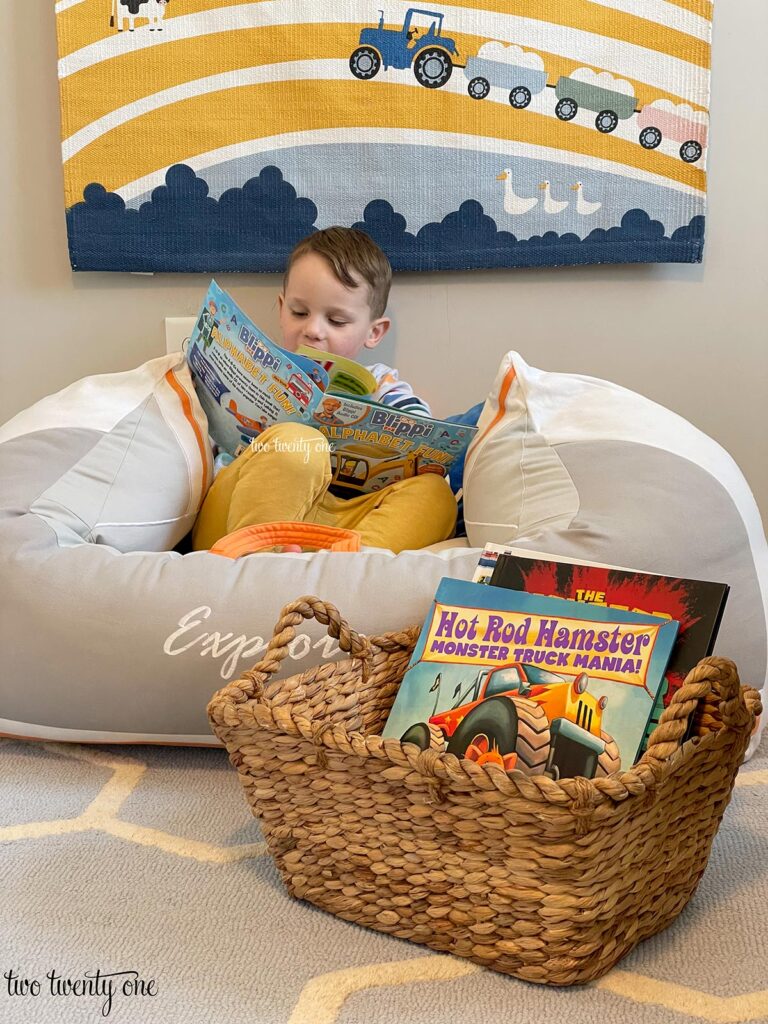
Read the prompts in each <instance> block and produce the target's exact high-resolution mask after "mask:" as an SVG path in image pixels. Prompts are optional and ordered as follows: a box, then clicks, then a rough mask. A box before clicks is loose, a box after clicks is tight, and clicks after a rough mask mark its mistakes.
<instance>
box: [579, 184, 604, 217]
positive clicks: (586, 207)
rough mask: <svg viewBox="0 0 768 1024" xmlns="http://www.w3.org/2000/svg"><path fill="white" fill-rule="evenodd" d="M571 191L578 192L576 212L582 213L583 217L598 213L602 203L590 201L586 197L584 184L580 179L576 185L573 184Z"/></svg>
mask: <svg viewBox="0 0 768 1024" xmlns="http://www.w3.org/2000/svg"><path fill="white" fill-rule="evenodd" d="M571 191H572V192H575V193H576V212H577V213H579V214H581V216H582V217H588V216H589V215H590V214H591V213H597V211H598V210H599V209H600V207H601V206H602V205H603V204H602V203H589V202H587V200H586V199H585V198H584V186H583V185H582V184H581V182H580V181H577V182H576V184H575V185H571Z"/></svg>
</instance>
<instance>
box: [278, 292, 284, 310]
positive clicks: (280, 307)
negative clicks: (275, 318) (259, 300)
mask: <svg viewBox="0 0 768 1024" xmlns="http://www.w3.org/2000/svg"><path fill="white" fill-rule="evenodd" d="M284 303H285V294H284V292H283V290H282V289H280V291H279V292H278V293H277V312H278V314H280V313H282V312H283V304H284Z"/></svg>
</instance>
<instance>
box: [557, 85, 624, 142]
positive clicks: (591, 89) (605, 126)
mask: <svg viewBox="0 0 768 1024" xmlns="http://www.w3.org/2000/svg"><path fill="white" fill-rule="evenodd" d="M595 77H598V76H595ZM614 81H616V82H617V83H618V82H619V81H620V80H619V79H614ZM622 84H624V83H622ZM626 84H629V83H626ZM555 96H557V100H558V103H557V106H556V107H555V113H556V114H557V116H558V117H559V118H560V120H561V121H572V120H573V119H574V117H576V114H577V113H578V111H579V108H580V107H584V109H585V110H595V111H597V117H596V118H595V127H596V128H597V130H598V131H599V132H602V133H603V134H604V135H607V134H608V133H609V132H612V131H613V130H614V128H615V127H616V126H617V125H618V123H619V121H626V120H628V119H629V118H630V117H632V115H633V114H636V113H637V97H636V96H634V95H632V94H629V93H626V92H621V91H619V90H618V89H608V88H606V87H604V86H602V85H594V84H593V83H592V82H585V81H584V80H583V79H580V78H574V77H573V76H571V75H568V76H566V75H563V76H561V77H560V78H559V79H558V81H557V85H556V86H555Z"/></svg>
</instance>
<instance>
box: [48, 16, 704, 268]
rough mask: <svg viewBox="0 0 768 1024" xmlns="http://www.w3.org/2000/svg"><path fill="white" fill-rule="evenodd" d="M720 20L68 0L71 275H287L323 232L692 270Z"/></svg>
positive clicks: (467, 255) (464, 261) (425, 250)
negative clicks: (296, 256)
mask: <svg viewBox="0 0 768 1024" xmlns="http://www.w3.org/2000/svg"><path fill="white" fill-rule="evenodd" d="M629 7H631V12H630V10H628V8H629ZM708 15H709V5H708V4H707V3H706V2H705V0H686V2H682V0H678V2H670V0H633V2H632V4H627V2H626V0H568V2H566V0H553V2H551V3H550V4H548V5H546V7H545V8H542V5H541V3H540V2H538V0H518V3H516V4H515V6H514V13H510V5H509V4H506V3H502V2H501V0H464V2H463V3H456V2H450V3H448V2H442V3H435V4H434V5H433V4H428V5H427V6H425V7H412V6H410V4H409V3H407V2H401V0H398V2H392V3H389V4H386V6H385V7H384V8H383V9H381V13H377V11H376V10H375V9H374V8H373V7H371V6H369V4H368V3H367V2H365V3H364V2H362V0H350V2H342V0H323V2H320V0H258V2H252V3H243V2H240V3H235V2H231V0H229V2H225V0H107V2H106V3H103V4H101V5H100V6H99V10H98V11H97V10H96V5H95V4H93V3H91V2H90V0H82V2H79V3H78V2H72V0H69V2H63V0H60V3H59V4H58V5H57V25H58V34H59V50H60V53H59V56H60V62H59V77H60V93H61V105H62V126H63V127H62V133H63V139H62V142H63V147H62V151H63V159H64V174H65V196H66V202H67V225H68V233H69V242H70V255H71V259H72V263H73V267H75V269H104V270H119V269H125V270H142V269H144V270H150V269H151V270H176V271H185V270H186V271H198V270H208V269H217V270H226V269H231V270H272V271H277V270H279V269H281V268H282V267H283V266H284V261H285V258H286V255H287V253H288V252H289V251H290V248H291V246H292V244H293V242H295V240H296V239H297V233H299V234H298V236H299V237H300V233H304V234H306V233H307V232H308V231H311V230H316V229H317V228H319V227H322V226H324V225H325V224H330V223H356V224H359V225H361V226H363V228H364V229H365V230H368V231H369V232H370V233H371V234H373V235H374V237H376V239H377V241H378V242H379V244H381V245H382V246H383V248H384V249H385V251H386V252H387V253H388V255H389V256H390V259H391V261H392V263H393V266H394V267H395V269H440V268H445V269H462V268H470V267H471V268H480V267H514V266H542V265H543V266H547V265H557V264H561V263H592V262H594V263H598V262H634V261H637V262H657V261H662V262H664V261H671V262H696V261H698V260H700V259H701V254H702V249H703V228H704V213H705V181H706V176H705V164H706V148H707V138H708V124H707V112H706V108H707V106H708V102H709V25H710V21H709V16H708ZM161 184H162V185H164V188H163V189H161V190H160V191H157V186H158V185H161ZM171 210H172V211H173V218H172V219H171V217H170V211H171ZM275 211H280V217H281V218H282V220H281V223H280V224H279V225H277V226H276V224H275ZM201 218H202V219H201ZM204 225H207V226H208V227H209V228H210V231H209V232H208V233H206V232H205V231H203V230H202V226H204ZM235 225H236V226H237V230H234V231H233V227H234V226H235ZM244 239H247V243H246V242H244Z"/></svg>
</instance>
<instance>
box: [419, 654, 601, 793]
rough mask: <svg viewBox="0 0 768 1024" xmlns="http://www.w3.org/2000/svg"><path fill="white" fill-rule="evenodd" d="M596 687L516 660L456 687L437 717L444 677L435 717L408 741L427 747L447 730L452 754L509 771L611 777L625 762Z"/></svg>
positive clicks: (437, 679) (421, 724) (437, 681)
mask: <svg viewBox="0 0 768 1024" xmlns="http://www.w3.org/2000/svg"><path fill="white" fill-rule="evenodd" d="M588 683H589V678H588V676H587V674H586V672H582V673H581V674H580V675H578V676H576V677H575V678H567V677H566V676H561V675H558V674H557V673H555V672H549V671H547V670H546V669H542V668H539V666H538V665H532V664H527V663H521V662H514V663H510V664H507V665H501V666H499V667H498V668H493V669H481V670H480V671H478V672H477V673H476V674H475V677H474V679H473V680H472V682H470V683H469V684H467V685H465V684H462V683H460V684H459V685H458V686H456V688H455V690H454V693H453V698H454V700H453V704H452V706H451V707H450V708H449V709H448V710H447V711H442V712H437V708H438V706H439V705H440V703H441V701H440V689H441V686H442V674H441V673H438V674H437V676H436V677H435V682H434V683H433V685H432V687H431V692H433V693H435V704H434V709H433V714H432V715H431V716H430V718H429V721H428V722H417V723H416V724H414V725H412V726H410V727H409V728H408V729H406V731H405V732H404V733H403V735H402V737H401V741H402V742H403V743H415V744H416V745H417V746H419V747H421V749H422V750H426V749H427V748H428V747H429V746H430V738H431V737H432V736H434V735H435V732H436V731H439V733H440V734H442V737H443V738H444V741H445V743H446V747H445V749H446V750H447V752H448V753H449V754H456V756H457V757H462V758H463V757H469V758H470V759H472V760H475V761H480V762H482V763H486V762H488V761H492V762H495V763H496V764H499V765H501V766H502V767H504V768H505V769H506V770H507V771H509V770H511V769H512V768H513V767H518V768H520V769H522V770H523V771H525V772H526V773H527V774H529V775H547V776H549V777H550V778H553V779H559V778H572V777H575V776H582V777H584V778H588V779H591V778H595V777H596V776H598V777H599V776H603V775H610V774H611V773H612V772H615V771H617V770H618V769H619V767H620V763H621V761H620V754H619V749H618V746H617V744H616V742H615V741H614V740H613V739H612V737H611V736H609V735H608V734H607V733H606V732H603V730H602V728H601V725H602V714H603V710H604V708H605V706H606V703H607V698H606V697H600V698H599V699H597V698H595V697H594V696H593V695H592V694H590V693H588ZM442 704H443V706H445V701H444V699H443V701H442Z"/></svg>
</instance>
